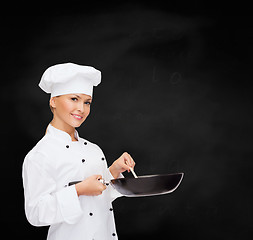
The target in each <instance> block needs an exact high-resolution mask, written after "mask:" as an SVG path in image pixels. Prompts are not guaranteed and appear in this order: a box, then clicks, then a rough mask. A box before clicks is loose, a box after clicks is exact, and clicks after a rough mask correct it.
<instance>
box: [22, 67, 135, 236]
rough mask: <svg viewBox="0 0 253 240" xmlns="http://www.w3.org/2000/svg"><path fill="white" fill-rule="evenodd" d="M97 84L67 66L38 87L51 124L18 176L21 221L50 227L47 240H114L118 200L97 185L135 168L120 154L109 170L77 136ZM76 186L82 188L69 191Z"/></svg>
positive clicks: (92, 76)
mask: <svg viewBox="0 0 253 240" xmlns="http://www.w3.org/2000/svg"><path fill="white" fill-rule="evenodd" d="M100 81H101V73H100V71H98V70H97V69H95V68H93V67H89V66H81V65H77V64H73V63H66V64H58V65H55V66H52V67H50V68H48V69H47V70H46V71H45V73H44V74H43V76H42V79H41V82H40V84H39V86H40V87H41V88H42V90H44V91H45V92H47V93H51V98H50V108H51V110H52V112H53V119H52V121H51V123H50V124H49V125H48V128H47V131H46V134H45V136H44V137H43V138H42V139H41V140H40V141H39V142H38V143H37V144H36V146H35V147H34V148H33V149H32V150H31V151H30V152H29V153H28V154H27V155H26V157H25V160H24V163H23V173H22V174H23V186H24V195H25V213H26V217H27V219H28V221H29V222H30V223H31V224H32V225H34V226H47V225H51V226H50V228H49V233H48V238H47V239H48V240H58V239H61V240H65V239H66V240H69V239H72V240H81V239H106V240H107V239H112V238H113V239H115V240H116V239H117V234H116V228H115V223H114V215H113V211H112V209H113V208H112V201H113V200H114V199H116V198H117V197H120V196H121V194H119V193H118V192H117V191H116V190H115V189H113V188H112V187H111V186H106V185H105V184H103V183H102V182H101V181H98V180H101V178H103V179H104V180H105V181H106V182H109V181H110V180H111V179H113V178H118V177H119V176H121V177H122V175H121V173H122V172H124V171H126V170H128V171H129V170H130V168H133V167H134V165H135V162H134V160H133V159H132V157H131V156H130V155H129V154H128V153H123V154H122V155H121V156H120V157H119V158H118V159H116V160H115V161H114V162H113V164H112V165H111V166H110V167H109V168H108V166H107V162H106V159H105V156H104V154H103V152H102V150H101V149H100V147H99V146H97V145H96V144H94V143H91V142H89V141H88V140H86V139H83V138H81V137H79V135H78V132H77V130H76V128H77V127H79V126H81V124H82V123H83V122H84V121H85V119H86V118H87V117H88V116H89V114H90V106H91V102H92V92H93V86H97V85H98V84H99V83H100ZM75 180H81V182H79V183H77V184H75V185H72V186H68V183H70V182H73V181H75ZM102 193H103V194H102ZM98 195H100V196H99V197H98ZM91 196H92V197H91Z"/></svg>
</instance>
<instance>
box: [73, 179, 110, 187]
mask: <svg viewBox="0 0 253 240" xmlns="http://www.w3.org/2000/svg"><path fill="white" fill-rule="evenodd" d="M98 181H99V182H101V183H103V184H104V185H107V184H106V182H105V180H104V179H103V178H100V179H98ZM80 182H82V181H73V182H69V184H68V186H71V185H75V184H77V183H80Z"/></svg>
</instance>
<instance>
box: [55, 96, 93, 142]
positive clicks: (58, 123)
mask: <svg viewBox="0 0 253 240" xmlns="http://www.w3.org/2000/svg"><path fill="white" fill-rule="evenodd" d="M91 101H92V98H91V97H90V96H88V95H86V94H65V95H61V96H57V97H52V98H51V99H50V106H51V109H52V112H53V115H54V117H53V120H52V122H51V124H52V126H54V127H56V128H58V129H61V130H62V131H65V132H67V133H68V134H69V135H70V136H71V139H72V141H76V139H75V135H74V131H73V129H74V128H77V127H80V126H81V124H82V123H83V122H84V121H85V119H86V118H87V117H88V116H89V114H90V105H91Z"/></svg>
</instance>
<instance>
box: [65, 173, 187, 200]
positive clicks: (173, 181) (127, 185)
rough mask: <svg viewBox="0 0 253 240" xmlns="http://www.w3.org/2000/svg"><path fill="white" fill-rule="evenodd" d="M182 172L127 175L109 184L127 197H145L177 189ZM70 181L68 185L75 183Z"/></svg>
mask: <svg viewBox="0 0 253 240" xmlns="http://www.w3.org/2000/svg"><path fill="white" fill-rule="evenodd" d="M183 176H184V173H173V174H162V175H159V174H158V175H146V176H138V178H133V177H127V178H117V179H112V180H111V181H110V184H111V185H112V186H113V187H114V188H115V189H116V190H117V191H118V192H119V193H121V194H122V195H124V196H127V197H145V196H154V195H161V194H166V193H171V192H173V191H175V190H176V189H177V187H178V186H179V184H180V183H181V181H182V179H183ZM78 182H79V181H77V182H71V183H69V185H72V184H76V183H78Z"/></svg>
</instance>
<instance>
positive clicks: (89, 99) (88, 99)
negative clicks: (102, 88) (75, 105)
mask: <svg viewBox="0 0 253 240" xmlns="http://www.w3.org/2000/svg"><path fill="white" fill-rule="evenodd" d="M74 95H75V96H76V97H77V98H79V99H81V97H80V96H79V95H77V94H74ZM91 100H92V98H89V97H88V98H87V99H85V101H91Z"/></svg>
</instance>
